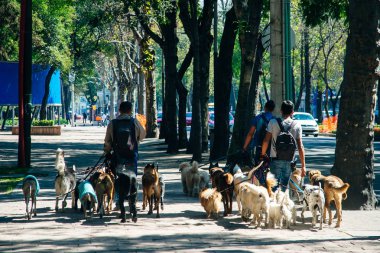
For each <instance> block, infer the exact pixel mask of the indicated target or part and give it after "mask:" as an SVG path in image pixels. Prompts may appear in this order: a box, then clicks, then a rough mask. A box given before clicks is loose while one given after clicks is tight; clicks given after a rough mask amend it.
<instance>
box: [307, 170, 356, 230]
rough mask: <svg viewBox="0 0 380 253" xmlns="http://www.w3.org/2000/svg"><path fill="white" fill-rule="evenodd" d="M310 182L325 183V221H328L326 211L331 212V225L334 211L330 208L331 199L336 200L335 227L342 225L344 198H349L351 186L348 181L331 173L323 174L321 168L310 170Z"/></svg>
mask: <svg viewBox="0 0 380 253" xmlns="http://www.w3.org/2000/svg"><path fill="white" fill-rule="evenodd" d="M309 179H310V183H311V184H313V185H315V184H318V183H323V190H324V191H325V199H326V200H325V208H324V212H323V221H324V222H326V211H328V212H329V225H331V223H332V212H331V208H330V203H331V201H334V203H335V207H336V215H337V219H338V220H337V223H336V226H335V227H337V228H338V227H340V223H341V221H342V200H344V199H346V198H347V193H346V192H347V190H348V188H349V187H350V185H349V184H348V183H344V182H343V181H342V179H340V178H339V177H336V176H333V175H330V176H327V177H326V176H323V175H322V174H321V172H320V171H319V170H311V171H309Z"/></svg>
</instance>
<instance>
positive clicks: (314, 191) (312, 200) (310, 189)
mask: <svg viewBox="0 0 380 253" xmlns="http://www.w3.org/2000/svg"><path fill="white" fill-rule="evenodd" d="M303 194H304V197H303V208H302V212H301V218H302V222H304V221H305V219H304V214H303V213H304V212H305V211H306V210H307V209H309V210H310V211H311V212H312V215H313V220H312V224H311V225H312V227H314V226H315V225H316V223H317V208H318V209H319V213H320V224H319V229H320V230H321V229H322V220H323V219H322V214H323V212H324V204H325V194H324V192H323V190H322V188H321V184H319V186H314V185H310V184H305V185H304V193H303Z"/></svg>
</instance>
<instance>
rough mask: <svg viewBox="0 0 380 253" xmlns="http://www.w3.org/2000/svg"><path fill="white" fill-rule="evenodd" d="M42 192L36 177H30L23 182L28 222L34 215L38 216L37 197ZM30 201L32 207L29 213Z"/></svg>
mask: <svg viewBox="0 0 380 253" xmlns="http://www.w3.org/2000/svg"><path fill="white" fill-rule="evenodd" d="M39 191H40V185H39V183H38V180H37V178H36V177H34V176H32V175H28V176H26V177H25V178H24V181H23V182H22V192H23V193H24V199H25V204H26V217H27V218H28V220H30V219H31V218H32V213H33V214H34V216H37V212H36V205H37V195H38V192H39ZM29 200H31V202H32V203H31V207H30V211H29Z"/></svg>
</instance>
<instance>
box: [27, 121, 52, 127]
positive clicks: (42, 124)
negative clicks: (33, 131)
mask: <svg viewBox="0 0 380 253" xmlns="http://www.w3.org/2000/svg"><path fill="white" fill-rule="evenodd" d="M32 126H54V120H33V122H32Z"/></svg>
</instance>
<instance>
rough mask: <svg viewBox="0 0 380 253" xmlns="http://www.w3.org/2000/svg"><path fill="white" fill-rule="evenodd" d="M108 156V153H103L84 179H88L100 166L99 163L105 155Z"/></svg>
mask: <svg viewBox="0 0 380 253" xmlns="http://www.w3.org/2000/svg"><path fill="white" fill-rule="evenodd" d="M105 156H106V154H105V153H103V154H102V155H101V156H100V158H99V160H98V161H97V162H96V164H95V166H94V167H92V169H91V170H90V171H89V172H88V173H87V175H86V176H85V177H84V179H83V180H86V179H87V177H88V176H89V175H90V174H91V173H92V172H93V171H94V170H95V169H96V168H97V167H98V164H99V162H100V160H102V159H103V158H104V157H105ZM104 162H105V161H103V162H102V163H101V164H100V166H101V165H103V164H104Z"/></svg>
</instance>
